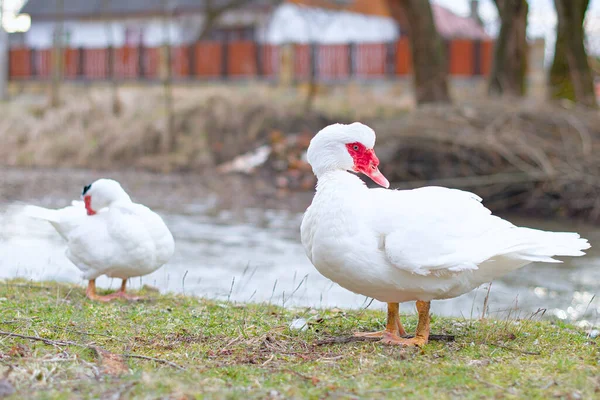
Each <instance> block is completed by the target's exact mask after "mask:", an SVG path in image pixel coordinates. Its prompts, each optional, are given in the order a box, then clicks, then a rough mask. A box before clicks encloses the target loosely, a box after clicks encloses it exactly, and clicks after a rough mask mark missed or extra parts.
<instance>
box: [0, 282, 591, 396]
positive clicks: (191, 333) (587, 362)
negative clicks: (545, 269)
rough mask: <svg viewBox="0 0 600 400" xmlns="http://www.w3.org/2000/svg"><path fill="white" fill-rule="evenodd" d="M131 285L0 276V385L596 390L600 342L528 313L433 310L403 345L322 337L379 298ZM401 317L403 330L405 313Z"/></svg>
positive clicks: (356, 392)
mask: <svg viewBox="0 0 600 400" xmlns="http://www.w3.org/2000/svg"><path fill="white" fill-rule="evenodd" d="M142 294H144V295H146V296H148V298H149V300H148V301H145V302H138V303H125V302H113V303H111V304H98V303H92V302H90V301H89V300H87V299H86V298H85V297H84V290H83V288H81V287H77V286H72V285H64V284H57V283H28V282H24V281H17V280H11V281H6V282H0V330H1V331H2V332H3V333H2V334H1V335H0V392H2V391H5V392H6V391H7V390H6V388H10V387H13V388H14V389H15V390H16V392H15V394H13V395H12V397H14V398H26V399H36V398H38V399H67V398H68V399H71V398H99V397H101V398H107V399H119V398H121V399H129V398H144V399H155V398H156V399H157V398H168V399H170V398H173V399H183V398H234V399H235V398H244V399H247V398H315V399H316V398H326V397H334V398H340V397H341V398H406V397H411V396H415V397H416V398H434V397H435V398H442V399H443V398H489V397H493V398H498V397H500V398H505V397H508V398H523V397H527V398H549V397H562V398H592V397H596V396H598V395H599V394H598V393H599V391H600V374H599V368H598V363H599V357H600V356H599V344H598V341H596V340H594V339H590V338H588V337H587V335H586V334H585V332H583V331H582V330H579V329H577V328H574V327H572V326H568V325H563V324H561V323H551V322H548V321H538V320H537V316H534V317H533V318H528V319H524V320H514V319H510V320H483V321H475V320H457V319H447V318H440V317H435V316H434V317H433V321H432V326H433V331H434V333H436V334H451V335H455V337H456V339H455V341H453V342H449V343H447V342H431V343H430V344H428V345H427V346H426V347H425V348H423V349H401V348H397V347H389V346H383V345H381V344H380V343H377V342H347V343H333V344H331V343H329V344H322V343H321V342H323V341H328V340H330V339H331V338H339V337H347V336H349V335H351V333H352V332H353V331H355V330H365V331H366V330H378V329H381V328H382V327H383V324H384V318H385V316H384V313H383V312H380V311H371V310H356V311H349V310H338V309H332V310H315V309H291V310H290V309H283V308H280V307H277V306H273V305H265V304H233V303H225V302H217V301H211V300H206V299H201V298H195V297H190V296H183V295H159V294H158V293H156V292H155V291H152V290H150V289H146V290H145V291H142ZM296 318H305V319H307V320H308V321H309V324H308V329H306V330H297V329H296V330H292V329H290V328H289V325H290V323H291V322H292V321H293V320H295V319H296ZM404 321H405V326H406V328H407V330H413V329H414V327H415V324H416V318H415V316H406V317H404ZM7 333H10V334H18V335H24V336H31V337H37V338H43V339H44V340H45V341H41V340H35V339H32V338H22V337H15V336H9V335H7ZM138 356H139V357H138ZM140 357H148V358H140ZM3 376H4V378H3ZM3 388H4V389H3ZM0 397H2V395H1V393H0Z"/></svg>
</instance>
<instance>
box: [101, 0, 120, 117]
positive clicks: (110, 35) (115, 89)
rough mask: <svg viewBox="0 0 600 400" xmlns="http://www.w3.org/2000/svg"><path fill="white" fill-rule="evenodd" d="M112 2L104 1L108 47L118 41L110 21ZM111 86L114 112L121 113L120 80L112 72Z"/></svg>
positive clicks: (103, 11) (115, 113)
mask: <svg viewBox="0 0 600 400" xmlns="http://www.w3.org/2000/svg"><path fill="white" fill-rule="evenodd" d="M110 2H111V0H104V1H103V3H102V13H103V17H104V18H105V24H104V31H105V34H106V41H107V42H108V47H110V48H114V47H115V45H116V43H117V41H116V40H115V34H114V30H113V26H112V23H111V22H110V17H109V15H108V14H109V10H110ZM110 87H111V97H112V101H111V103H112V104H111V109H112V113H113V115H115V116H118V115H120V114H121V108H122V106H121V99H120V97H119V82H118V81H117V78H116V77H115V74H112V76H111V78H110Z"/></svg>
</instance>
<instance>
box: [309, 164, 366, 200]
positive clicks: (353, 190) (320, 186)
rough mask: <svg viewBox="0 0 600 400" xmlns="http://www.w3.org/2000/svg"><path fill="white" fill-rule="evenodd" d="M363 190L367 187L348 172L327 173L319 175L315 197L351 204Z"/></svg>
mask: <svg viewBox="0 0 600 400" xmlns="http://www.w3.org/2000/svg"><path fill="white" fill-rule="evenodd" d="M364 190H367V186H366V185H365V183H364V182H363V181H362V180H361V179H360V178H359V177H358V176H356V175H354V174H351V173H350V172H348V171H341V170H337V171H329V172H326V173H324V174H322V175H319V177H318V181H317V190H316V194H315V197H326V198H329V199H335V200H336V201H338V202H342V201H344V202H345V201H346V200H350V201H351V202H352V201H353V200H356V195H357V194H359V193H361V192H363V191H364Z"/></svg>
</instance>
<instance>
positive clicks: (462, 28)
mask: <svg viewBox="0 0 600 400" xmlns="http://www.w3.org/2000/svg"><path fill="white" fill-rule="evenodd" d="M431 11H432V12H433V20H434V21H435V26H436V28H437V30H438V32H439V34H440V36H442V37H443V38H445V39H454V38H460V39H481V40H483V39H489V38H490V36H489V35H488V34H487V33H486V31H485V29H484V28H483V26H481V25H480V24H479V23H478V22H477V21H476V20H475V19H473V18H471V17H461V16H460V15H457V14H455V13H453V12H452V11H450V10H448V9H447V8H445V7H442V6H440V5H438V4H432V5H431Z"/></svg>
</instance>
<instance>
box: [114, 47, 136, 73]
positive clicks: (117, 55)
mask: <svg viewBox="0 0 600 400" xmlns="http://www.w3.org/2000/svg"><path fill="white" fill-rule="evenodd" d="M113 62H114V64H113V65H114V69H113V73H114V76H115V78H117V79H130V78H137V77H139V49H138V48H137V47H130V46H125V47H120V48H117V49H115V50H114V57H113Z"/></svg>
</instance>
